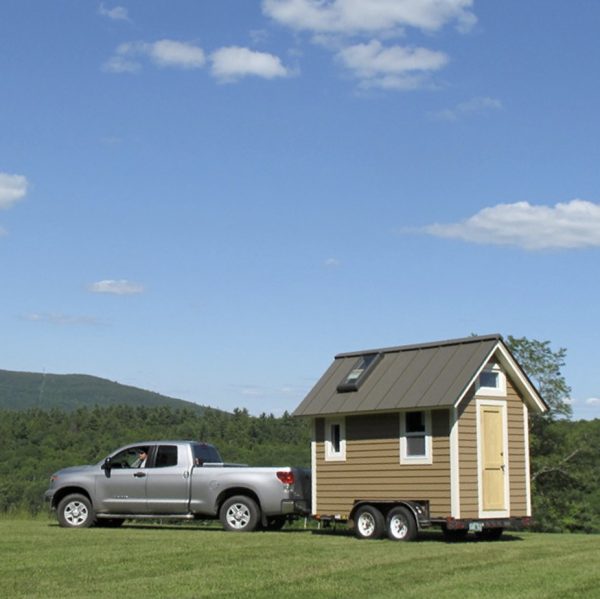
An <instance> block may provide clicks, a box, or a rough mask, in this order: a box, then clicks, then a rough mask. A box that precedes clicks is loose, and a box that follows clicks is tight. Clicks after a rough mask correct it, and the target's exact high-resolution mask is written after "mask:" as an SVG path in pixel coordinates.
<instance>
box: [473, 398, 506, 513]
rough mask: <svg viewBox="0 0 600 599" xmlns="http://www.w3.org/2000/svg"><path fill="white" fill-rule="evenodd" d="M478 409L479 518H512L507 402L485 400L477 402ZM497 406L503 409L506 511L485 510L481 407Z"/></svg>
mask: <svg viewBox="0 0 600 599" xmlns="http://www.w3.org/2000/svg"><path fill="white" fill-rule="evenodd" d="M475 405H476V407H477V491H478V495H479V517H480V518H508V517H509V516H510V472H509V468H508V464H509V455H508V418H507V405H506V401H504V400H500V399H483V398H478V399H476V400H475ZM482 406H496V407H499V408H501V414H502V445H503V447H502V449H503V453H504V506H505V509H504V510H493V511H492V510H484V509H483V472H482V462H483V458H482V455H481V452H482V445H481V407H482Z"/></svg>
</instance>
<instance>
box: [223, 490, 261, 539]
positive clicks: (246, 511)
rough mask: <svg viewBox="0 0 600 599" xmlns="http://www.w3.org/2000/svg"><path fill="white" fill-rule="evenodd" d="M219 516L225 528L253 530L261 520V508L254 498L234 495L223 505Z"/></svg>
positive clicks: (230, 529)
mask: <svg viewBox="0 0 600 599" xmlns="http://www.w3.org/2000/svg"><path fill="white" fill-rule="evenodd" d="M219 518H220V520H221V524H222V525H223V528H224V529H225V530H229V531H233V532H252V531H253V530H256V527H257V526H258V524H259V522H260V510H259V508H258V506H257V505H256V502H255V501H254V499H251V498H250V497H246V496H245V495H234V496H233V497H230V498H229V499H227V500H226V501H225V502H224V503H223V505H222V506H221V509H220V510H219Z"/></svg>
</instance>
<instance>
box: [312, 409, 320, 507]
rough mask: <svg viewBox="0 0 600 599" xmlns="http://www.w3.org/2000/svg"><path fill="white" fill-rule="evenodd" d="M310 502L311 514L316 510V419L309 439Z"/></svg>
mask: <svg viewBox="0 0 600 599" xmlns="http://www.w3.org/2000/svg"><path fill="white" fill-rule="evenodd" d="M310 479H311V483H310V503H311V515H313V516H314V515H315V514H318V512H317V419H316V418H313V421H312V438H311V440H310Z"/></svg>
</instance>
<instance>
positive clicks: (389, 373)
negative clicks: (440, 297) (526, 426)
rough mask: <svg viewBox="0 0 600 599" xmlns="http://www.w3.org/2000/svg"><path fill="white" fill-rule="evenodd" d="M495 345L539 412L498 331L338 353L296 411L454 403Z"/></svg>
mask: <svg viewBox="0 0 600 599" xmlns="http://www.w3.org/2000/svg"><path fill="white" fill-rule="evenodd" d="M499 345H500V346H502V350H503V351H502V353H503V355H504V356H505V359H503V360H502V362H503V363H504V366H505V368H506V367H508V370H509V373H510V371H515V374H517V375H518V376H517V378H519V380H520V381H521V382H522V384H519V387H520V388H521V390H525V392H526V393H527V394H529V395H530V396H532V400H533V403H535V404H537V405H538V406H539V405H541V406H542V408H541V410H540V411H544V408H543V405H544V404H543V400H542V399H541V398H540V397H539V395H538V394H537V391H535V388H534V387H533V385H531V382H530V381H529V379H527V376H526V375H525V373H524V372H523V371H522V370H521V368H520V367H519V366H518V365H517V364H516V361H514V358H513V357H512V355H511V354H510V352H509V351H508V349H507V348H506V346H505V345H504V342H503V340H502V336H501V335H498V334H495V335H485V336H477V337H475V336H473V337H465V338H463V339H452V340H448V341H439V342H436V343H423V344H419V345H403V346H399V347H388V348H383V349H372V350H365V351H359V352H350V353H343V354H338V355H337V356H335V359H334V361H333V364H331V366H330V367H329V368H328V370H327V371H326V372H325V374H324V375H323V376H322V377H321V378H320V379H319V381H318V382H317V384H316V385H315V386H314V387H313V389H312V390H311V391H310V392H309V394H308V395H307V396H306V397H305V399H304V400H303V401H302V403H301V404H300V405H299V406H298V407H297V408H296V410H295V411H294V416H318V415H325V414H331V415H335V414H348V413H361V412H389V411H394V410H403V409H411V408H424V409H425V408H436V407H450V406H454V405H457V403H458V402H459V401H460V400H461V399H462V397H463V396H464V394H465V393H466V391H467V390H468V388H469V387H470V386H471V384H472V383H473V382H474V380H475V378H476V377H477V375H478V374H479V372H480V371H481V369H482V368H483V367H484V366H485V365H486V364H487V362H488V361H489V359H490V357H491V356H492V354H493V353H494V352H495V351H496V349H497V348H498V346H499ZM373 353H377V354H381V355H382V357H381V359H380V361H379V363H378V364H377V365H376V366H375V368H374V369H373V370H372V372H370V373H369V374H368V376H367V377H366V378H365V380H364V382H363V383H362V385H361V386H360V387H359V388H358V390H357V391H351V392H339V391H338V390H337V387H338V385H339V384H340V383H341V382H342V381H343V380H344V379H346V377H347V376H348V375H349V374H350V372H351V371H352V369H353V368H355V365H356V363H357V360H358V359H359V358H360V356H363V355H366V354H373ZM506 358H508V359H506ZM538 400H539V401H538Z"/></svg>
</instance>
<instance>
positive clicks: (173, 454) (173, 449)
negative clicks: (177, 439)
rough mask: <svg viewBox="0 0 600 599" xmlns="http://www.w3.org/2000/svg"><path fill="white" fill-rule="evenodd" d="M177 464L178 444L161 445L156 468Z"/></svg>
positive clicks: (155, 463) (155, 462)
mask: <svg viewBox="0 0 600 599" xmlns="http://www.w3.org/2000/svg"><path fill="white" fill-rule="evenodd" d="M167 466H177V445H160V446H159V447H158V451H157V452H156V460H155V461H154V467H155V468H166V467H167Z"/></svg>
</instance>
